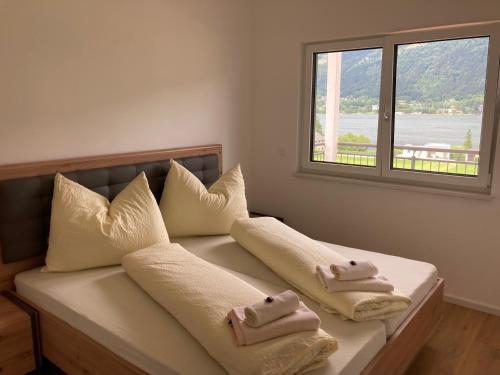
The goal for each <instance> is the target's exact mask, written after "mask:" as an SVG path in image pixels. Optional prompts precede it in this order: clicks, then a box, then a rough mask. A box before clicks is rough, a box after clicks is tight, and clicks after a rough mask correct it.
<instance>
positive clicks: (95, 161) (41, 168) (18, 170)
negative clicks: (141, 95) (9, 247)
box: [0, 144, 222, 290]
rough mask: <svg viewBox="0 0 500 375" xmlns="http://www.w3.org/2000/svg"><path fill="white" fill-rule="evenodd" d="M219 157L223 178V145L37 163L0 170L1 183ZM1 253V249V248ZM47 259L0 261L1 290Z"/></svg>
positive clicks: (12, 284) (8, 287)
mask: <svg viewBox="0 0 500 375" xmlns="http://www.w3.org/2000/svg"><path fill="white" fill-rule="evenodd" d="M214 154H217V155H218V157H219V174H221V173H222V145H220V144H213V145H206V146H195V147H184V148H172V149H165V150H155V151H140V152H129V153H124V154H114V155H102V156H90V157H81V158H72V159H63V160H51V161H42V162H34V163H23V164H12V165H4V166H0V180H11V179H15V178H23V177H33V176H43V175H48V174H53V173H56V172H72V171H78V170H88V169H95V168H105V167H115V166H119V165H129V164H139V163H148V162H154V161H159V160H168V159H179V158H185V157H195V156H203V155H214ZM0 252H1V248H0ZM44 261H45V256H40V257H34V258H30V259H26V260H22V261H19V262H14V263H9V264H3V263H2V262H1V261H0V290H5V289H13V287H14V282H13V280H14V276H15V275H16V274H18V273H19V272H22V271H25V270H28V269H31V268H35V267H39V266H41V265H43V264H44Z"/></svg>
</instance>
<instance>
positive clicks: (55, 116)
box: [0, 0, 251, 168]
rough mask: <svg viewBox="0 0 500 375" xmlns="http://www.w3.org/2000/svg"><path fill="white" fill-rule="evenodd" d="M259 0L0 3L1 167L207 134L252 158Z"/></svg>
mask: <svg viewBox="0 0 500 375" xmlns="http://www.w3.org/2000/svg"><path fill="white" fill-rule="evenodd" d="M250 5H251V2H250V1H246V0H198V1H196V0H182V1H176V0H147V1H145V0H105V1H102V0H85V1H82V0H47V1H39V0H23V1H18V0H0V164H9V163H17V162H25V161H38V160H47V159H57V158H66V157H76V156H85V155H99V154H109V153H116V152H127V151H136V150H137V151H138V150H152V149H159V148H168V147H180V146H193V145H199V144H208V143H222V144H223V146H224V157H225V159H224V161H225V168H228V167H230V166H232V165H233V164H234V163H235V162H236V161H238V160H240V159H246V155H245V154H244V150H245V147H244V144H243V140H244V139H245V138H248V137H247V136H246V134H247V133H246V132H247V130H248V129H249V127H248V125H249V118H250V112H249V111H250V100H251V97H250V93H251V91H250V90H249V89H248V87H249V82H250V81H249V78H250V72H251V70H250V69H251V62H250V57H251V49H250V48H249V46H250V45H251V43H250V38H251V18H250V17H249V14H250V13H251V8H250Z"/></svg>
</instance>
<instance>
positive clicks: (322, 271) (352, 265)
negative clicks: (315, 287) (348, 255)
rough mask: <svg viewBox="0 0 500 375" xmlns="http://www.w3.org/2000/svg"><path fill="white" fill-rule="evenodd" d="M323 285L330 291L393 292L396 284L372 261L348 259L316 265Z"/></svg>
mask: <svg viewBox="0 0 500 375" xmlns="http://www.w3.org/2000/svg"><path fill="white" fill-rule="evenodd" d="M316 272H317V274H318V278H319V281H320V282H321V285H323V287H324V288H325V289H327V290H328V291H329V292H331V293H333V292H347V291H369V292H392V291H393V290H394V286H393V285H392V284H391V283H390V282H389V281H388V280H387V278H385V277H384V276H382V275H379V274H378V269H377V267H375V265H374V264H373V263H372V262H370V261H367V260H365V261H354V260H346V261H344V262H338V263H335V264H331V265H330V267H327V266H322V265H319V266H316Z"/></svg>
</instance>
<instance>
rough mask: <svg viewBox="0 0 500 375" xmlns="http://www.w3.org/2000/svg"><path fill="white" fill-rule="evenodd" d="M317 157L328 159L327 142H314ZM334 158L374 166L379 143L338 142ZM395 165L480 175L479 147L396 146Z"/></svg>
mask: <svg viewBox="0 0 500 375" xmlns="http://www.w3.org/2000/svg"><path fill="white" fill-rule="evenodd" d="M314 146H315V147H314V154H313V160H314V161H330V162H332V160H325V151H324V148H325V144H324V142H316V143H315V145H314ZM337 149H338V151H337V154H336V160H335V161H334V162H336V163H341V164H349V165H360V166H368V167H371V166H375V163H376V151H377V145H374V144H368V143H347V142H339V143H338V144H337ZM393 149H394V155H393V161H392V167H393V168H396V169H411V170H415V171H423V172H439V173H448V174H462V175H477V174H478V167H479V150H465V149H451V148H440V147H428V146H410V145H408V146H402V145H401V146H394V148H393Z"/></svg>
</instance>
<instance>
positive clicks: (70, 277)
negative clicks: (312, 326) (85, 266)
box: [0, 145, 443, 375]
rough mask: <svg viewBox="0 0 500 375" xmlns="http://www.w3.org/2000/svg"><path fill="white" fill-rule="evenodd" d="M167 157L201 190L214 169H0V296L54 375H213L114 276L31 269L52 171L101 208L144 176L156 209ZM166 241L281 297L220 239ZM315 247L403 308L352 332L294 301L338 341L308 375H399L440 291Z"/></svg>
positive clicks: (124, 162)
mask: <svg viewBox="0 0 500 375" xmlns="http://www.w3.org/2000/svg"><path fill="white" fill-rule="evenodd" d="M170 158H176V159H180V160H181V161H182V162H183V164H184V165H185V166H186V167H187V168H188V169H190V170H191V171H192V172H193V173H195V174H196V175H197V176H198V177H199V178H200V180H202V182H204V183H205V184H206V185H210V184H211V183H212V182H213V181H215V180H216V179H217V177H218V176H219V174H220V173H221V170H222V148H221V146H220V145H210V146H201V147H193V148H183V149H174V150H163V151H154V152H144V153H132V154H123V155H113V156H104V157H95V158H84V159H73V160H69V161H68V160H66V161H55V162H48V163H47V162H45V163H35V164H25V165H17V166H6V167H0V180H1V181H0V207H1V209H2V211H1V213H0V245H1V246H2V247H1V251H2V264H1V265H0V285H1V286H2V289H12V288H14V284H13V279H14V277H15V288H16V292H17V296H18V298H20V299H22V300H24V301H25V302H27V303H29V304H30V305H32V306H33V307H34V308H36V309H37V310H38V311H39V313H40V323H41V340H42V348H43V349H42V350H43V354H44V356H46V357H47V358H49V359H50V360H52V361H53V362H54V363H55V364H56V365H58V366H59V367H60V368H62V369H63V370H65V371H66V372H70V373H89V372H90V373H116V372H120V373H131V374H140V373H157V374H160V373H161V374H167V373H182V374H199V373H206V374H223V373H224V370H223V369H222V368H221V367H220V366H219V365H218V364H217V362H215V361H214V360H213V359H212V358H211V357H210V356H208V354H207V353H206V352H205V351H204V349H203V348H202V347H201V346H200V345H199V344H198V343H197V342H196V340H194V338H192V337H191V336H190V335H189V334H188V333H187V331H186V330H185V329H184V328H183V327H182V326H181V325H180V324H179V323H177V321H175V319H173V318H172V317H171V316H170V315H169V314H168V313H167V312H166V311H165V310H163V309H162V308H161V307H160V306H159V305H157V304H156V303H155V302H154V301H153V300H152V299H150V297H149V296H147V295H146V294H145V293H144V292H143V291H142V290H141V289H140V288H139V287H138V286H137V285H136V284H135V283H133V282H132V281H131V280H130V279H129V278H128V276H127V275H126V274H125V273H124V271H123V269H122V268H121V267H120V266H114V267H104V268H99V269H94V270H87V271H79V272H71V273H63V274H53V273H40V272H39V269H38V268H37V267H38V266H40V265H42V264H43V256H44V251H45V248H44V242H45V241H46V239H45V238H43V236H44V235H45V234H46V233H48V227H47V222H48V221H47V215H49V217H50V197H51V190H50V188H49V187H50V181H51V178H52V179H53V174H54V173H55V172H56V171H59V172H64V173H65V174H67V175H68V176H70V177H72V178H73V179H75V180H76V181H78V182H79V183H81V184H83V185H85V186H87V187H89V188H91V189H92V190H95V191H97V192H99V193H101V194H103V195H106V196H107V197H108V198H110V199H112V198H113V196H114V195H116V194H117V193H118V192H119V191H120V189H121V188H123V186H124V185H125V184H126V182H128V181H130V179H131V178H133V176H135V175H136V174H137V173H138V171H142V170H144V171H145V172H146V174H147V176H148V179H149V182H150V186H151V190H152V191H153V193H154V194H155V196H156V197H157V198H159V195H160V194H161V188H162V187H163V180H164V178H165V175H166V173H168V160H169V159H170ZM16 205H17V206H19V205H21V208H19V207H16ZM26 216H27V217H28V218H27V217H26ZM23 225H24V226H25V230H24V231H21V230H20V229H19V226H21V227H22V226H23ZM13 228H16V230H15V231H14V232H13ZM26 233H28V234H30V235H26ZM173 241H177V242H179V243H181V245H183V246H184V247H185V248H186V249H187V250H189V251H190V252H192V253H194V254H195V255H197V256H199V257H201V258H203V259H205V260H207V261H209V262H211V263H214V264H216V265H218V266H220V267H222V268H224V269H226V270H228V271H229V272H231V273H233V274H235V275H236V276H237V277H240V278H242V279H244V280H245V281H247V282H249V283H251V284H252V285H254V286H256V287H258V288H259V289H261V290H262V291H264V292H265V293H267V294H272V293H277V292H280V291H283V290H285V289H291V286H290V285H288V284H287V283H286V282H285V281H284V280H282V279H280V278H279V277H278V276H277V275H275V274H274V273H273V272H272V271H271V270H270V269H269V268H267V267H266V266H265V265H263V264H262V263H261V262H260V261H258V260H257V259H256V258H254V257H253V256H252V255H251V254H249V253H248V252H247V251H245V250H244V249H243V248H241V247H240V246H239V245H238V244H237V243H236V242H235V241H234V240H233V239H232V238H231V237H229V236H211V237H193V238H179V239H173ZM326 245H327V246H329V247H332V248H333V249H335V251H337V252H339V253H341V254H343V255H345V256H347V257H350V258H356V257H357V258H366V259H370V260H373V261H375V262H376V264H377V265H378V266H379V268H380V270H381V272H382V273H384V274H385V275H386V276H388V277H389V278H390V279H391V280H393V282H394V283H395V284H396V285H397V286H398V288H399V289H400V290H401V291H403V292H404V293H406V294H407V295H409V296H410V297H411V298H412V300H413V303H412V305H411V306H410V309H408V310H407V311H405V313H403V314H400V315H399V316H397V317H395V318H393V319H389V320H387V321H369V322H363V323H355V322H351V321H343V320H341V319H340V318H338V317H337V316H334V315H331V314H327V313H325V312H323V311H322V310H321V309H320V308H319V306H318V305H317V304H316V303H314V302H312V301H311V300H309V299H307V298H306V297H302V298H303V300H304V301H305V303H306V304H307V305H308V306H309V307H310V308H312V309H313V310H315V311H316V312H317V313H318V314H319V315H320V317H321V319H322V328H323V329H324V330H326V331H327V332H328V333H330V334H332V335H333V336H334V337H336V338H337V339H338V341H339V350H338V351H337V352H336V353H334V354H333V355H332V356H331V357H330V361H329V363H328V366H327V367H325V368H323V369H320V370H316V371H315V372H313V373H314V374H343V375H348V374H358V373H364V374H386V373H401V372H403V371H404V369H405V368H406V366H407V365H408V364H409V363H410V362H411V360H412V359H413V357H414V356H415V354H416V353H417V352H418V350H419V349H420V347H421V346H422V345H423V343H424V342H425V340H426V339H427V337H428V336H429V334H430V333H431V332H432V330H433V327H435V325H436V323H437V321H438V319H439V317H440V306H441V300H442V290H443V281H442V280H441V279H438V277H437V272H436V269H435V267H434V266H432V265H430V264H427V263H423V262H417V261H413V260H409V259H403V258H399V257H393V256H389V255H385V254H380V253H373V252H369V251H364V250H359V249H351V248H347V247H341V246H337V245H332V244H326ZM69 343H71V345H68V344H69Z"/></svg>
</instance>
